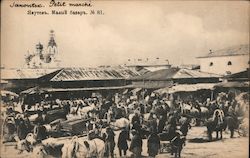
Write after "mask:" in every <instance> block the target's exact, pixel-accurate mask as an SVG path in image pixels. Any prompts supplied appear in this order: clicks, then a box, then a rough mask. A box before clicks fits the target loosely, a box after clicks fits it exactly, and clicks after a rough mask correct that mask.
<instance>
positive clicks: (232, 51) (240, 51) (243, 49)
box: [198, 45, 249, 58]
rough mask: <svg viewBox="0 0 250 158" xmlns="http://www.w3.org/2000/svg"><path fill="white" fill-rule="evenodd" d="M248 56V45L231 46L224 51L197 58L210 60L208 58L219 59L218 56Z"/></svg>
mask: <svg viewBox="0 0 250 158" xmlns="http://www.w3.org/2000/svg"><path fill="white" fill-rule="evenodd" d="M247 54H248V55H249V45H239V46H233V47H229V48H225V49H220V50H216V51H212V52H210V53H209V54H206V55H204V56H200V57H198V58H210V57H219V56H235V55H247Z"/></svg>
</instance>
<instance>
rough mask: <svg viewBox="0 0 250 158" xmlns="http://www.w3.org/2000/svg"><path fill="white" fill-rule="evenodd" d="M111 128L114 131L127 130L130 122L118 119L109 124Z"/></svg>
mask: <svg viewBox="0 0 250 158" xmlns="http://www.w3.org/2000/svg"><path fill="white" fill-rule="evenodd" d="M110 124H111V126H114V127H115V129H117V130H118V129H121V128H129V126H130V122H129V120H128V119H126V118H124V117H123V118H120V119H117V120H116V121H115V122H111V123H110Z"/></svg>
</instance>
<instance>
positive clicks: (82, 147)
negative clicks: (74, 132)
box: [62, 136, 105, 158]
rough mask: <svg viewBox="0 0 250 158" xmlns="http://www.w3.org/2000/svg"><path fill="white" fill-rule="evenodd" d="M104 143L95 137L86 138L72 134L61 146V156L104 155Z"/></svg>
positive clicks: (75, 157) (99, 157)
mask: <svg viewBox="0 0 250 158" xmlns="http://www.w3.org/2000/svg"><path fill="white" fill-rule="evenodd" d="M104 152H105V143H104V141H103V140H101V139H98V138H95V139H92V140H87V139H85V138H83V139H82V138H78V137H77V136H74V137H73V138H72V140H71V141H70V142H69V143H68V144H65V145H64V146H63V148H62V158H73V157H74V158H82V157H85V158H88V157H98V158H102V157H104Z"/></svg>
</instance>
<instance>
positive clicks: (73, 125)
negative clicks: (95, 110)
mask: <svg viewBox="0 0 250 158" xmlns="http://www.w3.org/2000/svg"><path fill="white" fill-rule="evenodd" d="M90 120H91V118H88V119H76V120H66V121H63V122H61V131H63V132H67V133H70V135H80V134H87V131H88V130H89V122H90Z"/></svg>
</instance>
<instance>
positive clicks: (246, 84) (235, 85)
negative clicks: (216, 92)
mask: <svg viewBox="0 0 250 158" xmlns="http://www.w3.org/2000/svg"><path fill="white" fill-rule="evenodd" d="M215 87H223V88H249V82H222V83H219V84H217V85H216V86H215Z"/></svg>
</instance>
